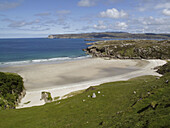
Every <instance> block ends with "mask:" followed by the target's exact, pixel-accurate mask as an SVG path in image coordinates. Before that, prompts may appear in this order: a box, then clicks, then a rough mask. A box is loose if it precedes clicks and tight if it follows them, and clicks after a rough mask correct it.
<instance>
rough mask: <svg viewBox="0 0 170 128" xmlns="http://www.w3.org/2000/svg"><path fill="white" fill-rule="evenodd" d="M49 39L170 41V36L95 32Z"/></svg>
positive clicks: (60, 35)
mask: <svg viewBox="0 0 170 128" xmlns="http://www.w3.org/2000/svg"><path fill="white" fill-rule="evenodd" d="M48 38H50V39H54V38H67V39H75V38H85V39H92V40H93V39H96V38H103V39H120V38H133V39H170V34H155V33H139V34H137V33H136V34H132V33H128V32H98V33H97V32H93V33H80V34H55V35H49V36H48Z"/></svg>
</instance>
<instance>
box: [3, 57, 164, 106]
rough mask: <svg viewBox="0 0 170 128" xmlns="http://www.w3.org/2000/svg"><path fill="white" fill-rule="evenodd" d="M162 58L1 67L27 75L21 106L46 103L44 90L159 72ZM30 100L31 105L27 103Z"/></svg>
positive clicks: (56, 93)
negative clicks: (157, 67) (156, 69)
mask: <svg viewBox="0 0 170 128" xmlns="http://www.w3.org/2000/svg"><path fill="white" fill-rule="evenodd" d="M165 63H166V61H163V60H147V61H146V60H104V59H100V58H95V59H94V58H90V59H84V60H78V61H70V62H64V63H61V64H34V65H25V66H21V65H20V66H11V67H7V68H0V71H6V72H16V73H18V74H20V75H21V76H22V77H23V78H24V86H25V88H26V96H25V97H24V98H23V99H22V100H21V103H20V104H19V106H18V108H23V107H31V106H39V105H43V104H44V101H43V100H40V98H41V92H42V91H48V92H50V93H51V95H52V97H57V96H60V97H62V96H64V95H66V94H68V93H70V92H73V91H77V90H82V89H86V88H88V87H89V86H95V85H99V84H101V83H105V82H112V81H120V80H128V79H130V78H133V77H137V76H142V75H159V74H157V73H156V72H155V71H154V70H153V68H154V67H156V66H160V65H163V64H165ZM28 101H31V102H30V103H29V104H24V103H26V102H28Z"/></svg>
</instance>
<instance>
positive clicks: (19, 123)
mask: <svg viewBox="0 0 170 128" xmlns="http://www.w3.org/2000/svg"><path fill="white" fill-rule="evenodd" d="M169 65H170V63H169V62H168V67H169ZM163 68H165V67H164V66H163ZM169 80H170V72H169V70H165V72H164V75H163V76H162V77H156V76H141V77H137V78H133V79H130V80H128V81H119V82H110V83H105V84H101V85H100V86H94V87H90V88H88V89H86V90H84V91H83V92H82V93H75V95H74V96H72V97H69V98H67V99H62V100H58V101H55V102H52V103H47V104H45V105H43V106H39V107H31V108H24V109H17V110H16V109H13V110H12V109H11V110H4V111H0V115H1V117H3V118H1V119H0V127H5V128H9V127H13V128H15V127H16V128H20V127H22V128H23V127H24V128H28V127H29V128H30V127H36V128H42V127H50V128H67V127H69V128H77V127H82V128H100V127H101V128H102V127H103V128H104V127H105V128H108V127H113V128H114V127H138V128H143V127H145V128H153V127H156V128H163V127H169V126H170V122H169V120H170V93H169V92H170V82H169ZM93 94H95V95H96V97H93V98H92V95H93Z"/></svg>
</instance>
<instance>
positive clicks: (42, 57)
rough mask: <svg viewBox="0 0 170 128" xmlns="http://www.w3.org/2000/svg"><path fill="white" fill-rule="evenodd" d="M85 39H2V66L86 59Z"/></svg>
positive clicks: (0, 62)
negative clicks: (84, 50)
mask: <svg viewBox="0 0 170 128" xmlns="http://www.w3.org/2000/svg"><path fill="white" fill-rule="evenodd" d="M86 43H88V42H87V41H84V39H47V38H34V39H33V38H29V39H0V65H9V64H10V65H11V64H23V63H36V62H49V61H62V60H70V59H78V58H85V57H87V55H86V54H85V53H84V52H83V51H82V49H84V48H86V47H87V45H86Z"/></svg>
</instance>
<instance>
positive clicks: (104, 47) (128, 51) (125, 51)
mask: <svg viewBox="0 0 170 128" xmlns="http://www.w3.org/2000/svg"><path fill="white" fill-rule="evenodd" d="M83 50H84V51H85V52H86V53H87V54H89V55H92V56H93V57H106V58H114V59H169V58H170V41H168V40H163V41H157V40H111V41H98V42H94V43H92V44H91V46H89V47H88V48H86V49H83Z"/></svg>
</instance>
